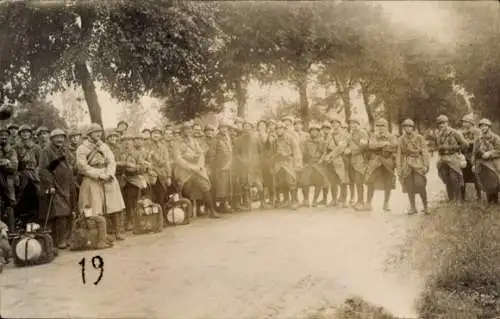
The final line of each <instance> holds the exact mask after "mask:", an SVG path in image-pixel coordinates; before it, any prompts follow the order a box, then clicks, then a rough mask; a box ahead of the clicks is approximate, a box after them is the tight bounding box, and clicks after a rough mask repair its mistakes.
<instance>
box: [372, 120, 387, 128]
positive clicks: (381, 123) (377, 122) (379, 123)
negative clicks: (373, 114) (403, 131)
mask: <svg viewBox="0 0 500 319" xmlns="http://www.w3.org/2000/svg"><path fill="white" fill-rule="evenodd" d="M387 125H388V123H387V120H386V119H383V118H382V119H378V120H377V121H376V122H375V126H378V127H383V126H387Z"/></svg>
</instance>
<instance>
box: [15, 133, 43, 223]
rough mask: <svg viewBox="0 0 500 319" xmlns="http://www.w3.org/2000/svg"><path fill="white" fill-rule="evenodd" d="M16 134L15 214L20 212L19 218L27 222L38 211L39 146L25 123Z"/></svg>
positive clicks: (36, 214)
mask: <svg viewBox="0 0 500 319" xmlns="http://www.w3.org/2000/svg"><path fill="white" fill-rule="evenodd" d="M18 134H19V137H20V139H19V142H18V144H17V145H16V153H17V159H18V161H19V166H18V174H19V185H18V190H17V199H18V202H17V205H16V214H17V215H18V216H19V215H20V214H22V215H23V216H24V217H22V218H20V219H21V220H23V221H25V222H29V221H30V220H31V219H32V217H35V216H36V217H37V216H38V212H39V190H40V177H39V175H38V162H39V159H40V152H41V148H40V146H39V145H37V144H36V143H35V141H34V138H33V134H32V131H31V128H30V127H28V126H27V125H22V126H21V127H20V128H19V131H18ZM19 217H20V216H19ZM25 218H27V219H25Z"/></svg>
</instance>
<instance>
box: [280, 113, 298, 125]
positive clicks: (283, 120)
mask: <svg viewBox="0 0 500 319" xmlns="http://www.w3.org/2000/svg"><path fill="white" fill-rule="evenodd" d="M294 120H295V119H294V118H293V116H290V115H287V116H285V117H283V119H282V120H281V121H282V122H283V124H285V123H284V122H285V121H290V122H292V123H293V122H294Z"/></svg>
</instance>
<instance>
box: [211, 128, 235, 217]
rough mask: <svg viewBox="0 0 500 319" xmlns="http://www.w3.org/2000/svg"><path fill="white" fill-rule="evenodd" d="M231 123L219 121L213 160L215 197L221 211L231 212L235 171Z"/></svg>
mask: <svg viewBox="0 0 500 319" xmlns="http://www.w3.org/2000/svg"><path fill="white" fill-rule="evenodd" d="M230 127H231V124H230V123H229V121H227V120H223V121H221V122H220V123H219V132H218V134H217V136H216V138H215V154H214V162H213V172H214V176H215V177H216V178H215V179H214V184H213V186H214V188H215V192H214V193H215V199H216V201H217V203H218V207H219V211H220V212H223V213H231V212H232V208H231V205H230V201H231V199H232V190H233V184H232V181H231V179H232V171H233V167H232V166H233V160H234V156H233V142H232V140H231V135H230V132H229V129H230Z"/></svg>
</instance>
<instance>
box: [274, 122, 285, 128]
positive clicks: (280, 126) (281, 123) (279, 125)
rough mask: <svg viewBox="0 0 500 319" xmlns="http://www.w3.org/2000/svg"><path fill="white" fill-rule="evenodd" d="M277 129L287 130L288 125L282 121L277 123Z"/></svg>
mask: <svg viewBox="0 0 500 319" xmlns="http://www.w3.org/2000/svg"><path fill="white" fill-rule="evenodd" d="M276 127H277V128H286V124H285V122H283V121H280V122H278V123H276Z"/></svg>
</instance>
